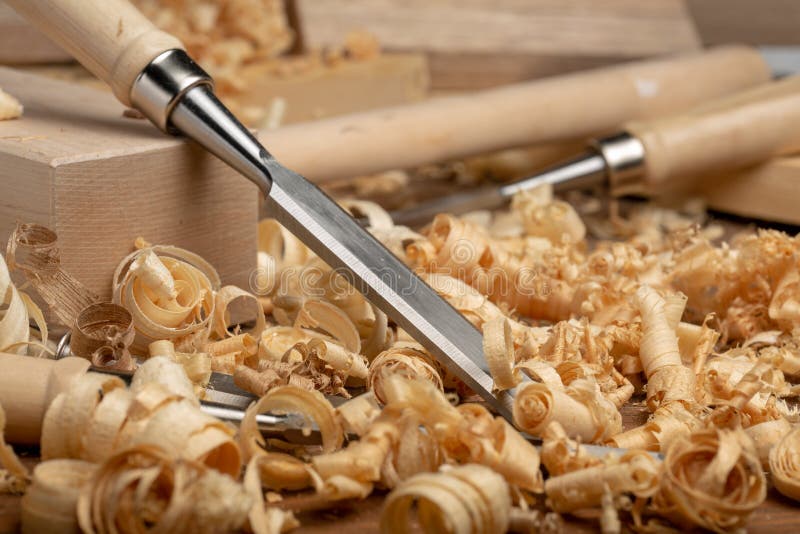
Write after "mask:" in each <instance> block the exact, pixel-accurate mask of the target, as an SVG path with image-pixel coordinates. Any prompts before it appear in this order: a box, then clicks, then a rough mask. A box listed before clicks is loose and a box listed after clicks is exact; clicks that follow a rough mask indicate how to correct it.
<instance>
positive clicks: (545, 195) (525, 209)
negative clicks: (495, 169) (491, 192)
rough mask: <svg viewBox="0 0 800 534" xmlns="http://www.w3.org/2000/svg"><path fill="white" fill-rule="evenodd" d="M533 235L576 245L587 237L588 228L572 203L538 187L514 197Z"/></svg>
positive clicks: (519, 211)
mask: <svg viewBox="0 0 800 534" xmlns="http://www.w3.org/2000/svg"><path fill="white" fill-rule="evenodd" d="M511 210H512V212H515V213H516V214H517V215H518V217H519V218H520V220H521V221H522V225H523V228H524V229H525V232H526V234H527V235H529V236H534V237H544V238H547V239H549V240H550V241H553V242H555V243H561V242H568V243H576V242H579V241H581V240H582V239H583V238H584V237H585V236H586V227H585V226H584V224H583V221H582V220H581V218H580V216H579V215H578V214H577V212H576V211H575V209H574V208H573V207H572V206H571V205H570V204H568V203H566V202H563V201H561V200H554V199H553V189H552V187H549V186H546V187H538V188H536V189H533V190H531V191H524V192H522V193H520V194H518V195H515V196H514V199H513V200H512V204H511Z"/></svg>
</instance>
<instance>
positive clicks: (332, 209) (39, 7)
mask: <svg viewBox="0 0 800 534" xmlns="http://www.w3.org/2000/svg"><path fill="white" fill-rule="evenodd" d="M9 3H10V5H11V6H12V7H14V8H15V9H16V10H17V11H18V12H19V13H20V14H22V15H23V16H25V17H27V18H28V19H29V20H31V21H32V22H33V23H34V24H36V25H38V26H39V28H40V29H42V30H43V31H44V32H45V33H46V34H47V35H48V36H49V37H51V38H52V39H53V40H55V41H56V42H58V43H59V44H60V45H61V46H63V47H64V48H65V49H66V50H68V51H69V52H70V53H71V54H73V55H74V56H75V57H76V58H77V59H78V60H79V61H81V62H82V63H83V64H84V65H85V66H86V67H87V68H88V69H89V70H90V71H91V72H92V73H94V74H95V75H97V76H98V77H100V78H102V79H103V80H105V81H106V82H107V83H109V85H110V86H111V87H112V89H113V92H114V94H115V95H116V96H117V98H118V99H119V100H120V101H122V102H123V103H124V104H126V105H130V106H133V107H135V108H136V109H138V110H139V111H141V112H142V113H143V114H144V115H145V116H146V117H148V118H149V119H150V120H151V121H152V122H154V123H155V124H156V125H157V126H158V127H159V128H161V129H162V130H164V131H166V132H175V133H182V134H184V135H186V136H188V137H190V138H192V139H194V140H195V141H197V142H198V143H199V144H200V145H202V146H203V147H205V148H206V149H208V150H209V151H211V152H212V153H213V154H215V155H217V156H218V157H219V158H220V159H222V160H223V161H225V162H227V163H228V164H229V165H231V166H232V167H234V168H235V169H237V170H238V171H239V172H241V173H242V174H243V175H244V176H245V177H247V178H248V179H249V180H251V181H253V182H254V183H255V184H257V185H258V187H259V188H260V189H261V191H262V192H263V194H264V196H265V198H266V202H265V204H266V207H267V209H268V211H269V213H270V215H271V216H273V217H274V218H276V219H277V220H278V221H279V222H280V223H281V224H283V225H284V226H285V227H286V228H287V229H288V230H289V231H291V232H292V233H294V234H295V235H297V236H298V237H299V238H300V239H301V240H302V241H304V242H305V243H306V245H308V246H309V248H311V250H313V251H314V252H315V253H316V254H317V255H318V256H319V257H320V258H321V259H323V260H324V261H326V262H327V263H328V264H329V265H330V266H331V267H332V268H334V269H337V270H339V272H341V274H342V275H344V276H345V277H346V278H347V279H348V280H349V281H350V282H351V284H352V285H353V286H354V287H355V288H356V289H358V290H360V291H361V292H362V293H364V294H365V296H366V297H367V298H368V299H370V300H371V301H372V302H373V303H374V304H375V305H376V306H378V307H379V308H380V309H381V310H383V311H384V312H385V313H386V314H387V315H388V316H389V317H391V318H392V320H394V321H395V322H396V323H397V324H398V325H399V326H400V327H401V328H403V329H405V330H406V331H407V332H408V333H409V334H410V335H412V336H413V337H414V338H415V339H416V340H417V341H419V342H420V343H422V344H423V345H424V346H425V347H426V348H427V349H428V350H429V351H430V352H431V353H432V354H433V355H434V356H435V357H436V358H438V359H439V360H440V361H441V362H442V363H443V364H444V365H445V366H446V367H447V368H448V369H449V371H450V372H452V373H453V374H455V375H457V376H458V377H460V378H461V379H462V380H463V381H464V382H465V383H466V384H467V385H468V386H469V387H471V388H472V389H473V390H474V391H475V392H476V393H478V394H479V395H481V396H482V397H483V398H484V399H485V400H486V402H487V403H488V404H489V405H490V406H491V407H492V408H494V409H495V410H496V411H497V412H499V413H500V414H502V415H503V416H504V417H506V418H507V419H509V420H511V419H512V416H511V405H512V397H511V395H510V394H509V393H503V394H502V395H500V396H498V397H495V396H494V395H493V393H492V379H491V377H490V376H489V375H488V374H487V373H486V372H485V371H484V370H483V367H485V365H486V364H485V361H484V358H483V349H482V337H481V333H480V332H479V331H478V330H477V329H475V328H474V327H473V326H472V325H471V324H470V323H469V322H468V321H467V320H466V319H465V318H464V317H462V316H461V315H460V314H459V313H458V312H457V311H456V310H455V309H454V308H452V307H451V306H450V305H449V304H448V303H447V302H446V301H444V300H443V299H442V298H440V297H439V296H438V295H437V294H436V292H435V291H434V290H433V289H431V288H430V287H429V286H427V285H426V284H425V283H423V282H422V281H421V280H420V279H419V278H418V277H417V276H416V275H414V274H413V273H412V272H411V271H410V270H409V269H408V268H407V267H406V266H405V265H404V264H403V263H402V262H401V261H400V260H399V259H398V258H396V257H395V256H394V255H392V254H391V253H390V252H389V251H388V250H387V249H386V248H385V247H384V246H383V245H381V244H380V243H379V242H378V241H377V240H375V239H374V238H373V237H372V236H371V235H370V234H368V233H367V232H366V231H364V230H363V229H362V228H361V227H360V225H359V224H358V223H357V222H356V221H355V220H354V219H353V218H351V217H350V215H348V214H347V213H346V212H345V211H343V210H342V209H340V208H339V207H338V206H337V205H336V204H335V203H334V202H333V201H332V200H331V199H330V198H329V197H327V196H326V195H325V194H324V193H322V192H321V191H320V190H319V189H318V188H317V187H316V186H314V185H313V184H311V183H309V182H308V181H307V180H305V179H304V178H303V177H301V176H300V175H298V174H297V173H295V172H293V171H290V170H288V169H287V168H285V167H283V166H282V165H281V164H280V163H278V162H277V161H276V160H275V159H274V158H273V157H272V156H271V155H270V153H269V152H267V151H266V149H265V148H264V147H263V146H261V144H260V143H259V142H258V141H257V140H256V139H255V138H254V137H253V136H252V135H251V134H250V133H249V132H248V130H247V129H246V128H244V127H243V126H242V125H241V124H240V123H239V121H238V120H237V119H236V118H235V117H233V115H232V114H231V113H230V112H229V111H228V110H227V109H226V108H225V107H224V106H223V105H222V104H221V103H220V102H219V101H218V100H217V98H216V97H215V96H214V92H213V87H212V81H211V79H210V78H209V76H208V75H207V74H206V73H205V72H204V71H203V70H202V69H200V68H199V67H198V66H197V65H196V64H195V63H194V62H193V61H192V60H191V58H189V56H188V55H187V54H186V53H185V52H184V51H183V50H182V46H181V43H180V42H179V41H178V40H177V39H176V38H174V37H173V36H171V35H168V34H166V33H164V32H162V31H160V30H158V29H156V28H155V27H154V26H153V25H152V24H151V23H150V22H149V21H148V20H147V19H146V18H145V17H144V16H142V15H141V13H139V12H138V11H137V10H136V9H135V8H134V7H132V6H131V5H130V4H129V3H127V2H125V1H123V0H102V1H101V0H94V1H87V0H11V1H10V2H9ZM724 60H725V61H724V62H723V63H724V65H727V67H728V68H729V69H733V70H728V68H721V69H720V70H719V71H718V72H705V69H707V67H708V66H707V65H706V64H704V62H703V61H700V60H698V59H697V57H695V58H694V59H693V60H692V61H690V64H691V65H692V66H693V67H694V68H695V70H698V71H699V72H698V75H697V77H695V78H693V79H692V80H691V84H692V86H691V88H688V89H687V88H686V87H685V81H686V72H685V70H684V69H683V68H682V67H681V64H680V63H676V64H669V62H666V63H663V64H661V66H654V65H652V64H651V65H648V66H642V70H643V71H644V72H646V73H647V77H646V78H644V79H641V78H640V77H639V75H637V70H636V69H635V68H632V67H631V68H629V69H628V70H625V69H624V68H623V69H621V70H620V71H619V72H625V73H626V74H625V75H624V76H625V78H624V79H618V78H617V77H610V78H607V79H606V82H607V86H604V85H603V84H602V83H597V84H595V85H594V86H592V85H588V86H587V85H583V87H576V84H575V83H571V84H569V83H568V86H569V87H570V88H572V98H573V99H574V100H575V101H576V102H579V101H581V100H582V99H583V97H584V96H585V95H586V94H587V93H597V94H602V95H608V97H609V98H608V102H599V104H600V105H599V106H595V108H593V111H592V112H591V113H588V112H587V114H586V116H583V115H580V114H578V115H576V114H575V112H574V109H572V110H570V108H569V106H566V109H567V110H569V112H570V113H571V122H570V123H567V122H568V121H566V118H563V117H559V116H550V115H548V114H547V113H543V114H540V115H541V116H542V117H546V118H548V120H551V121H552V124H547V127H551V126H552V127H553V128H556V129H561V130H564V129H565V128H566V129H568V130H570V131H573V130H574V129H575V124H576V123H580V122H581V121H587V125H588V127H591V128H592V130H591V131H597V130H598V129H599V130H601V131H602V130H604V129H606V128H607V129H611V128H613V127H615V126H617V125H618V124H619V123H620V122H622V121H624V120H627V119H630V118H631V117H642V116H646V113H644V112H643V111H642V110H644V109H648V108H647V106H648V105H650V104H653V105H656V104H660V108H661V109H663V107H670V108H671V109H672V110H674V108H675V105H674V102H673V101H674V100H675V99H676V98H677V99H678V100H679V101H680V103H681V104H683V105H684V106H685V107H689V105H690V104H696V103H697V102H698V99H699V100H703V99H704V98H708V97H710V96H715V95H709V94H708V92H707V89H708V88H711V89H712V90H711V92H712V93H716V94H719V93H727V92H730V91H732V90H735V89H736V88H737V87H741V86H742V85H744V86H750V85H752V84H753V81H752V80H753V79H760V78H765V77H768V76H769V73H768V69H767V68H766V65H765V64H764V63H763V61H761V60H760V58H759V57H758V55H757V54H756V53H755V52H753V51H747V52H745V51H740V52H739V53H738V54H737V53H736V52H735V51H734V52H733V53H729V54H728V55H726V56H725V57H724ZM699 66H702V67H703V68H698V67H699ZM737 69H740V70H737ZM698 78H704V79H705V80H706V81H707V83H701V82H700V81H698ZM619 84H623V86H624V87H625V90H624V91H622V92H620V91H618V90H617V89H616V88H617V87H618V86H619ZM642 84H644V85H642ZM666 84H671V86H672V87H674V88H675V95H674V97H675V98H673V95H672V94H670V93H669V92H666V93H665V92H664V87H663V85H666ZM678 88H683V90H682V91H679V90H678ZM562 92H563V90H562V88H561V87H560V86H559V85H558V84H555V85H553V86H552V87H550V89H549V93H548V94H549V95H550V97H551V99H553V98H555V99H561V97H562V96H563V95H562V94H561V93H562ZM698 95H700V97H698ZM550 104H552V101H551V102H542V103H539V102H531V103H529V107H532V108H536V107H541V109H544V110H547V109H548V107H547V106H548V105H550ZM603 104H607V105H603ZM564 108H565V106H561V109H564ZM658 109H659V106H656V107H655V108H654V111H657V110H658ZM684 109H685V108H684ZM444 111H445V113H447V111H448V110H444ZM509 112H513V113H511V115H512V116H515V117H516V121H517V122H519V121H524V120H528V119H526V118H524V113H521V112H520V111H519V110H508V109H507V110H506V114H507V115H508V114H509ZM556 115H557V114H556ZM562 118H563V119H564V120H561V119H562ZM589 119H591V121H590V120H589ZM418 127H419V128H424V124H420V125H418ZM537 127H538V128H541V125H537ZM461 133H463V134H464V135H466V136H467V141H470V140H471V141H474V140H475V139H477V138H480V137H486V136H491V135H492V132H487V131H480V130H475V131H470V132H461ZM308 142H309V143H310V144H313V143H316V144H317V145H324V144H325V140H324V139H320V140H316V139H314V140H308ZM429 142H430V144H434V145H435V143H436V141H435V140H434V139H430V140H429ZM402 149H403V147H401V146H394V147H392V151H398V150H402ZM362 150H369V148H368V147H362Z"/></svg>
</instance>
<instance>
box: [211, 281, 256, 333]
mask: <svg viewBox="0 0 800 534" xmlns="http://www.w3.org/2000/svg"><path fill="white" fill-rule="evenodd" d="M214 299H215V303H214V318H213V320H212V322H211V331H212V332H213V333H214V334H215V335H216V336H217V337H219V338H225V337H228V336H234V335H235V334H233V333H232V332H230V330H229V326H230V325H231V313H230V310H229V309H228V308H229V307H231V305H232V303H234V302H235V301H238V300H241V301H243V302H246V303H249V304H250V305H251V308H252V309H251V312H250V314H249V316H248V318H252V317H255V324H254V325H253V328H252V330H251V332H249V333H250V334H252V335H253V336H256V337H258V336H260V335H261V332H263V331H264V328H266V325H267V322H266V319H265V317H264V310H263V309H262V308H261V303H260V302H259V301H258V299H257V298H256V296H255V295H253V294H252V293H249V292H247V291H245V290H244V289H241V288H238V287H236V286H225V287H223V288H221V289H220V290H219V291H217V292H216V294H215V296H214Z"/></svg>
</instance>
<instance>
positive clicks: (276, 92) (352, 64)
mask: <svg viewBox="0 0 800 534" xmlns="http://www.w3.org/2000/svg"><path fill="white" fill-rule="evenodd" d="M273 68H274V66H270V65H264V64H253V65H250V66H247V67H245V68H243V69H242V71H241V73H240V77H241V82H242V85H243V87H244V89H242V91H241V92H237V93H235V94H233V95H231V96H232V98H233V99H234V100H235V102H236V103H237V104H238V105H240V106H255V107H265V106H269V105H270V104H271V103H272V102H273V101H274V99H276V98H281V99H283V100H284V102H285V103H286V114H285V116H284V117H283V123H284V124H293V123H296V122H304V121H309V120H316V119H321V118H326V117H332V116H336V115H342V114H344V113H353V112H356V111H365V110H370V109H378V108H384V107H389V106H396V105H400V104H406V103H409V102H417V101H420V100H422V99H424V98H425V97H427V95H428V87H429V76H428V63H427V60H426V58H425V56H424V55H422V54H382V55H380V56H378V57H376V58H374V59H370V60H365V61H344V62H342V63H340V64H337V65H333V66H321V67H319V68H311V69H309V70H308V71H306V72H301V73H299V74H296V75H291V76H286V75H276V74H274V73H273V72H272V69H273ZM223 99H224V97H223Z"/></svg>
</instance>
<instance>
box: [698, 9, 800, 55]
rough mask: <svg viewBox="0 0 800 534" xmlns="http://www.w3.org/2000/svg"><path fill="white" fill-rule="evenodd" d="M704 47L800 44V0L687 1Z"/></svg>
mask: <svg viewBox="0 0 800 534" xmlns="http://www.w3.org/2000/svg"><path fill="white" fill-rule="evenodd" d="M686 7H687V9H688V12H689V14H690V15H691V17H692V18H693V20H694V23H695V26H696V27H697V31H698V34H699V35H700V39H701V40H702V41H703V44H706V45H715V44H720V43H730V42H739V43H747V44H752V45H779V46H780V45H797V44H800V2H798V0H686Z"/></svg>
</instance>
